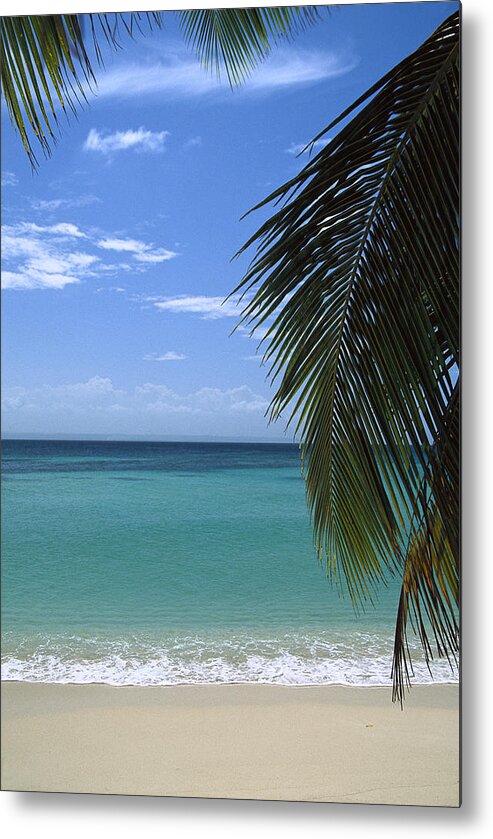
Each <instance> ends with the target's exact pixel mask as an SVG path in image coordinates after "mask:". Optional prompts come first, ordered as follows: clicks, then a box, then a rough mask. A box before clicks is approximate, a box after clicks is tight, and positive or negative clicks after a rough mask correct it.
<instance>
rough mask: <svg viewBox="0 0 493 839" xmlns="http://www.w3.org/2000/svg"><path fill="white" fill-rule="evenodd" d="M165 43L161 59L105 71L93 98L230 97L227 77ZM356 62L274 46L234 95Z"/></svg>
mask: <svg viewBox="0 0 493 839" xmlns="http://www.w3.org/2000/svg"><path fill="white" fill-rule="evenodd" d="M166 47H167V53H166V55H165V56H164V57H163V59H161V60H154V63H149V62H147V63H142V64H137V63H129V64H125V65H124V66H121V67H118V68H115V69H114V70H110V71H109V72H108V73H105V75H104V76H103V77H102V78H101V80H100V82H99V86H98V97H99V98H101V97H118V98H120V99H127V98H132V97H137V96H138V97H142V96H145V95H153V94H163V93H165V94H167V95H168V96H175V97H179V96H203V95H204V94H206V93H214V92H215V93H217V92H222V93H223V94H224V95H227V96H228V97H229V99H230V101H234V99H235V97H234V96H232V95H231V91H230V89H229V86H228V84H227V82H226V81H223V83H222V84H221V83H219V82H218V81H217V79H216V78H215V77H214V76H212V75H211V74H210V73H207V72H205V71H204V69H203V68H202V67H201V66H200V64H199V63H198V61H196V60H195V59H191V58H190V56H189V53H188V52H187V51H185V50H182V49H180V48H177V47H176V46H175V45H172V44H171V45H170V44H167V45H166ZM355 66H356V60H355V59H354V57H353V56H348V55H343V54H342V53H340V54H338V53H323V52H313V51H312V52H309V51H306V50H305V51H303V50H296V49H293V48H291V49H279V50H276V51H275V52H273V53H272V55H271V57H270V58H269V59H268V60H267V61H265V62H263V63H262V64H261V65H260V66H259V67H258V68H257V69H256V70H255V72H254V73H253V74H252V76H251V77H250V78H249V79H247V80H246V81H245V83H244V84H243V85H242V86H241V87H240V88H239V89H238V90H236V91H235V94H236V95H241V94H242V93H248V92H251V93H255V92H257V93H258V92H269V91H276V90H279V88H287V87H294V86H299V85H306V84H314V83H316V82H320V81H323V80H326V79H330V78H334V77H336V76H341V75H343V74H345V73H348V72H350V71H351V70H352V69H353V68H354V67H355Z"/></svg>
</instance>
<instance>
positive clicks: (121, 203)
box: [2, 2, 457, 440]
mask: <svg viewBox="0 0 493 839" xmlns="http://www.w3.org/2000/svg"><path fill="white" fill-rule="evenodd" d="M456 7H457V4H456V3H455V2H436V3H435V2H421V3H396V4H392V3H390V4H367V5H353V6H340V7H339V8H337V9H335V10H334V11H333V12H332V14H331V15H330V16H328V15H327V16H325V15H324V17H323V19H322V21H321V22H320V23H319V24H318V25H317V26H315V27H313V28H312V29H310V30H309V31H307V32H305V33H302V34H301V35H299V36H298V37H297V38H296V39H295V40H294V41H293V42H292V43H289V44H287V45H285V46H283V47H282V48H279V49H275V50H274V51H273V53H272V55H271V57H270V58H269V60H268V61H267V62H265V63H264V64H263V65H262V66H261V67H260V68H259V69H258V70H257V71H256V72H255V74H254V75H253V77H252V79H251V80H250V81H249V82H247V83H246V84H245V85H244V86H243V87H242V88H241V89H239V90H238V89H237V90H235V91H231V90H230V89H229V87H228V86H227V84H226V83H223V84H221V85H218V84H217V83H216V81H215V80H213V79H211V78H210V77H209V76H208V75H207V73H206V72H205V71H204V70H203V69H202V68H201V67H200V66H199V64H198V63H197V62H196V60H195V58H194V55H193V54H192V52H191V51H189V50H188V49H187V48H186V47H185V46H184V44H183V41H182V39H181V37H180V34H179V31H178V29H177V27H176V23H175V19H174V17H173V15H172V14H171V13H166V14H165V27H164V30H163V31H161V32H154V33H152V34H150V35H148V36H147V37H146V38H142V37H140V38H139V39H138V40H137V41H135V42H132V41H128V40H125V41H124V49H122V50H121V51H120V52H118V53H114V54H112V53H110V52H108V51H107V52H106V54H105V69H104V70H100V71H99V72H98V82H99V87H98V93H97V96H96V97H94V96H91V95H89V104H88V105H87V106H85V107H84V108H83V109H82V110H81V111H80V112H79V116H78V119H74V118H71V119H70V122H69V124H67V123H66V122H64V121H62V122H61V126H62V127H61V136H60V138H59V142H58V144H57V146H56V148H55V149H54V152H53V155H52V157H51V158H50V159H48V160H45V159H44V158H43V157H42V155H40V157H39V163H40V166H39V171H38V172H37V173H36V174H34V175H33V174H32V173H31V170H30V166H29V163H28V161H27V158H26V155H25V153H24V151H23V149H22V147H21V145H20V141H19V139H18V137H17V136H16V135H15V133H14V131H13V129H12V128H11V126H10V123H9V121H8V118H7V115H6V111H5V108H4V107H3V106H2V136H3V148H2V222H3V226H2V288H3V290H2V298H3V301H2V302H3V307H2V311H3V315H2V317H3V352H2V359H3V400H2V406H3V434H4V436H8V434H9V433H24V434H26V433H35V434H48V435H49V434H59V433H62V434H71V435H73V436H77V435H78V434H101V435H114V436H120V435H121V436H124V435H125V436H127V435H130V436H141V435H151V436H153V437H161V436H162V437H171V438H173V437H175V438H181V437H186V436H214V437H238V438H241V439H250V438H264V439H272V440H274V439H281V438H282V437H283V427H282V426H281V424H280V423H278V424H277V425H275V426H273V427H270V428H268V427H267V420H266V419H265V417H264V413H265V410H266V408H267V405H268V402H269V399H270V397H271V396H272V393H273V391H272V388H271V386H270V384H269V383H268V382H267V381H266V370H265V368H263V367H261V366H260V360H259V359H258V357H256V348H257V344H258V339H252V338H250V337H248V334H246V333H245V332H244V331H241V330H240V331H237V332H236V333H235V334H234V335H233V336H231V335H230V333H231V330H232V329H233V328H234V326H235V325H236V323H237V322H238V317H239V309H238V308H237V307H236V306H235V305H234V301H232V302H229V303H228V304H225V305H222V306H221V303H222V301H223V299H224V297H225V296H226V295H227V294H228V293H229V292H230V291H231V290H232V289H233V288H234V287H235V286H236V285H237V284H238V282H239V281H240V279H241V277H242V274H243V272H244V270H245V268H246V265H247V259H248V257H242V258H241V259H239V260H235V261H233V262H231V257H232V256H233V255H234V253H235V252H236V251H237V250H238V248H239V247H241V245H242V244H243V243H244V242H245V241H246V240H247V239H248V237H249V236H250V235H251V234H252V233H253V232H254V230H256V229H257V227H258V226H259V225H260V224H261V222H262V220H263V219H264V218H266V216H267V214H269V210H268V209H267V210H265V211H262V212H256V213H254V214H252V215H250V216H249V217H248V218H246V219H244V220H241V216H242V215H243V213H245V212H246V211H247V210H248V209H249V208H250V207H252V206H253V205H255V204H256V203H257V202H258V201H260V200H261V199H263V198H264V197H265V196H266V195H268V194H269V192H271V191H272V190H273V189H275V188H276V187H277V186H279V185H280V184H282V183H284V182H285V181H286V180H288V179H289V178H290V177H291V176H292V175H293V174H295V173H296V171H298V170H299V168H300V167H301V166H302V165H303V156H302V157H296V153H297V151H298V150H299V149H300V148H301V147H302V146H303V145H304V144H305V143H306V142H308V141H309V140H310V139H311V138H312V137H313V136H315V135H316V134H317V133H318V132H319V131H320V130H321V129H323V128H324V126H325V125H327V124H328V123H329V122H330V121H331V119H333V118H334V117H335V116H336V115H337V114H338V113H340V112H341V111H342V110H343V108H344V107H346V106H347V105H349V104H350V103H351V102H352V101H353V100H354V99H356V97H357V96H358V95H359V94H361V93H362V92H363V91H364V90H365V89H366V88H368V87H369V86H370V85H371V84H372V83H373V82H374V81H376V80H377V79H378V78H379V77H380V76H382V75H383V74H384V73H385V72H386V71H387V70H389V69H390V68H391V67H392V66H394V65H395V64H396V63H397V62H398V61H399V60H401V59H402V58H404V57H405V56H406V55H408V54H409V53H410V52H411V51H412V50H413V49H415V48H416V47H417V46H419V44H420V43H421V42H422V41H423V40H424V39H425V38H426V37H427V36H428V35H430V34H431V32H432V31H433V30H434V29H435V28H436V26H437V25H438V24H439V23H441V21H442V20H444V19H445V18H446V17H447V16H448V15H449V14H451V13H452V12H453V11H454V10H455V9H456ZM251 255H253V254H251ZM287 439H291V434H290V433H288V437H287Z"/></svg>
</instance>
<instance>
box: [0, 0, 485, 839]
mask: <svg viewBox="0 0 493 839" xmlns="http://www.w3.org/2000/svg"><path fill="white" fill-rule="evenodd" d="M344 1H345V0H339V5H343V4H344ZM424 2H426V0H424ZM199 4H200V5H202V6H212V5H215V3H213V2H210V1H209V2H207V0H197V2H196V3H193V2H187V3H183V2H181V3H172V2H170V3H166V2H157V3H156V2H155V1H154V2H152V0H149V2H147V3H143V2H142V0H134V2H129V1H128V0H118V2H115V0H114V1H113V2H107V1H106V0H99V2H84V0H79V2H76V0H66V1H65V2H60V0H58V2H56V0H44V2H39V0H38V2H35V0H15V2H14V0H3V2H2V14H49V13H54V12H60V11H63V12H72V11H74V12H81V11H85V12H88V11H111V10H112V9H113V10H118V11H122V10H135V9H146V10H151V9H166V8H167V9H170V8H171V9H172V8H176V7H177V6H178V7H184V6H188V7H191V8H193V7H194V5H195V6H198V5H199ZM224 5H247V3H245V2H243V3H238V2H236V3H234V2H228V0H225V2H224ZM250 5H260V4H258V3H255V2H251V3H250ZM492 21H493V4H492V3H491V2H490V0H464V4H463V48H464V51H463V66H464V78H463V219H464V221H463V347H464V373H465V376H464V411H463V475H464V488H463V514H464V516H463V529H464V542H463V548H464V550H463V557H464V575H463V618H464V655H463V747H464V748H463V802H464V803H463V807H462V808H461V810H445V809H434V808H432V809H427V808H418V807H407V808H399V807H389V806H387V807H384V806H380V805H378V806H367V805H356V804H351V805H345V804H339V805H337V804H334V805H330V804H295V803H293V804H290V803H270V802H241V801H217V800H200V799H166V798H163V799H159V798H132V797H117V796H95V795H68V794H65V795H62V794H41V793H10V792H3V793H2V794H1V796H0V808H1V811H0V815H1V820H2V824H3V828H4V835H6V836H9V837H23V836H26V837H28V836H32V837H36V839H45V837H46V839H48V837H49V839H57V837H67V836H70V837H71V839H79V837H84V839H85V837H86V836H87V835H88V834H89V835H90V836H91V837H100V836H108V837H110V836H115V837H118V839H126V838H127V837H132V839H134V837H135V835H136V834H140V835H146V836H147V835H150V834H151V833H154V832H156V833H157V834H159V835H161V836H172V837H174V836H179V837H182V836H185V837H186V836H194V837H200V839H208V837H214V839H222V837H224V839H226V837H227V839H232V837H235V839H236V837H238V839H243V837H248V839H251V835H252V832H254V833H255V835H256V836H268V837H269V838H270V839H276V837H282V839H291V837H296V839H301V837H302V836H304V835H307V836H309V837H310V839H312V837H313V839H315V837H318V836H320V837H322V836H323V837H324V839H327V837H336V836H337V837H339V836H340V835H343V836H344V839H346V837H349V839H351V837H353V836H355V837H356V836H357V837H360V836H364V839H373V837H375V839H376V838H377V837H378V839H384V837H387V836H388V837H391V836H392V837H394V836H395V835H396V834H398V835H399V837H402V839H407V837H412V839H416V836H417V835H419V834H422V835H423V837H424V839H428V837H431V836H433V839H440V837H444V839H445V838H446V839H453V837H455V836H459V835H460V836H461V837H462V836H463V835H466V836H467V838H468V839H476V837H483V836H487V835H490V834H489V831H490V830H491V824H493V807H492V801H493V790H492V774H493V773H492V771H491V760H490V754H491V753H492V752H493V743H492V736H491V734H492V724H491V719H493V708H492V704H493V679H492V676H491V669H492V664H491V645H492V644H491V639H492V637H493V627H492V625H491V621H488V617H489V615H491V613H492V612H493V607H492V602H491V601H492V592H493V555H492V550H491V547H490V546H491V544H492V542H493V538H492V525H491V522H492V520H493V515H492V511H491V502H490V498H492V497H493V496H492V480H491V475H492V474H493V471H492V470H493V462H492V457H491V455H492V443H491V437H492V435H491V425H492V423H491V416H492V414H493V401H492V404H491V409H492V410H490V411H488V408H489V407H490V405H489V400H490V394H491V388H492V384H493V376H492V357H491V356H492V349H491V336H492V334H493V328H492V324H491V319H492V315H493V277H492V272H491V262H492V244H493V235H492V227H493V211H492V206H491V204H492V202H491V197H490V196H491V195H493V191H492V186H493V185H492V178H491V175H492V165H491V160H492V155H491V151H489V149H490V148H491V137H492V136H493V131H492V130H491V123H490V117H491V104H492V94H491V80H492V79H493V73H492V67H491V56H492V55H493V26H492ZM488 268H489V269H490V270H489V271H488V270H487V269H488ZM376 771H378V767H376ZM488 823H489V824H490V828H489V829H488V827H487V825H488Z"/></svg>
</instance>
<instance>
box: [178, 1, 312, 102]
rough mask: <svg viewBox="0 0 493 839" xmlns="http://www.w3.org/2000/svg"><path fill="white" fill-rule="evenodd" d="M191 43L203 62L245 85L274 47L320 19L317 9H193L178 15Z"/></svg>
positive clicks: (297, 7)
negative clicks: (246, 79) (253, 71)
mask: <svg viewBox="0 0 493 839" xmlns="http://www.w3.org/2000/svg"><path fill="white" fill-rule="evenodd" d="M178 16H179V18H180V24H181V28H182V31H183V34H184V36H185V39H186V40H187V42H188V43H189V44H190V45H191V46H192V47H193V48H194V49H195V51H196V53H197V56H198V58H199V61H200V62H201V63H202V64H204V66H205V67H206V68H208V69H209V70H211V71H213V72H215V73H216V75H217V76H220V74H221V69H224V70H225V72H226V75H227V77H228V81H229V83H230V85H231V86H233V85H237V84H239V83H240V82H242V81H243V80H244V79H245V78H246V77H247V76H248V75H249V74H250V73H251V72H252V70H254V68H255V67H256V66H257V64H258V63H259V62H260V61H263V60H264V59H265V58H266V57H267V55H268V54H269V52H270V50H271V47H272V45H273V44H276V43H278V42H279V41H280V40H281V39H283V38H284V39H289V38H291V37H292V36H293V35H295V34H297V33H298V32H300V31H302V30H303V29H305V28H306V27H307V26H310V25H311V24H312V23H314V22H316V21H317V20H319V19H320V12H319V9H318V8H317V7H316V6H268V7H265V8H251V9H189V10H183V11H180V12H178Z"/></svg>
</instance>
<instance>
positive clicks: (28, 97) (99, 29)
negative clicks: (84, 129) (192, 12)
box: [0, 12, 161, 167]
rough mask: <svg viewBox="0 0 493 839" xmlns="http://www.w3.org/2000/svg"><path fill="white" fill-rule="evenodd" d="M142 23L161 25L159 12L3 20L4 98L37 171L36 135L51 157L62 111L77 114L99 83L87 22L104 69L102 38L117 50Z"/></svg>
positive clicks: (2, 61)
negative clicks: (88, 91) (88, 43)
mask: <svg viewBox="0 0 493 839" xmlns="http://www.w3.org/2000/svg"><path fill="white" fill-rule="evenodd" d="M143 20H145V21H146V22H147V25H148V26H149V27H150V28H151V29H152V28H153V26H160V25H161V15H160V13H159V12H147V13H139V12H134V13H132V14H130V15H124V14H122V13H119V12H117V13H114V14H99V15H93V14H90V15H26V16H24V17H2V18H1V21H0V23H1V45H0V59H1V65H2V92H3V95H4V96H5V101H6V104H7V109H8V113H9V116H10V118H11V120H12V122H13V124H14V126H15V127H16V128H17V130H18V132H19V134H20V137H21V140H22V143H23V145H24V148H25V150H26V152H27V154H28V156H29V160H30V162H31V165H32V166H34V167H35V166H36V165H37V160H36V154H35V151H34V149H33V145H32V142H31V139H32V135H31V132H32V134H34V137H35V138H36V139H37V140H38V141H39V143H40V145H41V148H42V150H43V152H44V153H45V154H46V155H49V154H50V152H51V147H52V144H53V143H54V142H55V141H56V133H55V131H56V128H57V127H58V122H59V117H58V113H59V109H60V108H61V111H62V112H63V113H64V114H65V115H67V114H68V112H69V111H71V112H72V113H73V114H76V112H77V107H78V106H80V104H81V103H82V102H83V101H84V100H86V99H87V95H86V86H87V87H88V88H89V89H91V88H92V87H93V86H94V85H95V83H96V79H95V75H94V70H93V67H92V65H91V61H90V59H89V55H88V52H87V49H86V37H85V32H84V22H85V21H87V22H88V23H89V26H90V30H91V39H92V43H93V47H94V52H95V55H96V59H97V62H98V63H99V64H102V51H101V46H100V40H101V38H102V39H103V40H104V41H105V42H106V43H107V44H109V45H110V46H111V47H113V48H114V47H118V46H119V45H120V43H119V38H120V33H121V31H124V32H125V33H126V34H127V35H129V36H130V37H132V36H133V32H134V31H135V29H139V30H141V22H142V21H143Z"/></svg>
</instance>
